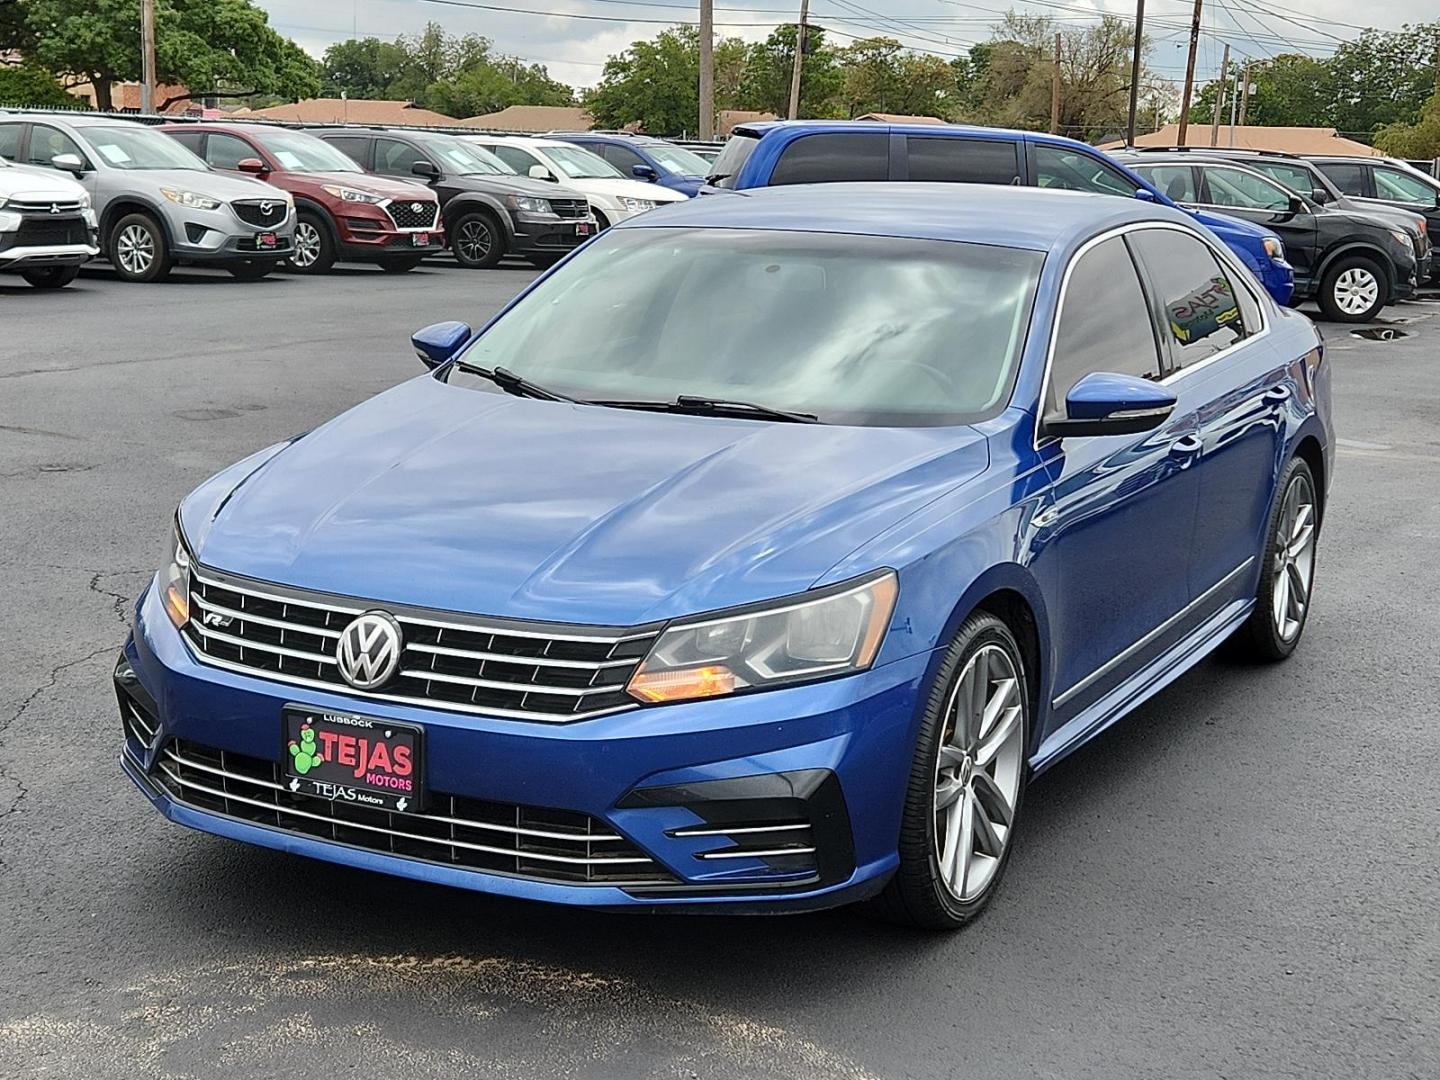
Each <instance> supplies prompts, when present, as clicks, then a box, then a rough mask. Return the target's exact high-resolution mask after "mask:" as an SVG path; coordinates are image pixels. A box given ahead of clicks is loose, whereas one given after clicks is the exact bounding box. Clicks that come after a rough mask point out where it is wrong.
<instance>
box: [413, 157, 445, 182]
mask: <svg viewBox="0 0 1440 1080" xmlns="http://www.w3.org/2000/svg"><path fill="white" fill-rule="evenodd" d="M410 172H411V174H412V175H414V176H423V177H424V178H425V179H426V180H435V179H437V178H438V177H439V176H440V170H439V169H437V168H436V167H435V166H434V165H433V164H431V163H430V162H428V161H417V162H415V164H414V165H411V166H410Z"/></svg>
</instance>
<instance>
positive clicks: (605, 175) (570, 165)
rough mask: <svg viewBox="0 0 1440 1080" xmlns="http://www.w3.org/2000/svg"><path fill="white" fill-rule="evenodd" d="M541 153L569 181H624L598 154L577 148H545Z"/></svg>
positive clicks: (621, 175)
mask: <svg viewBox="0 0 1440 1080" xmlns="http://www.w3.org/2000/svg"><path fill="white" fill-rule="evenodd" d="M542 152H543V153H544V155H545V156H546V157H547V158H549V159H550V160H551V161H553V162H554V163H555V167H556V168H557V169H559V170H560V171H561V172H562V173H564V174H565V175H566V176H568V177H569V178H570V179H571V180H600V179H605V180H614V179H617V178H619V179H624V178H625V174H624V173H622V172H621V171H620V170H619V169H617V168H615V166H614V165H611V164H610V163H609V162H608V161H606V160H605V159H604V158H602V157H600V156H599V155H598V154H592V153H591V152H590V151H589V150H582V149H580V147H578V146H546V147H544V148H543V150H542Z"/></svg>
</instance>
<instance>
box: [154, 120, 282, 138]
mask: <svg viewBox="0 0 1440 1080" xmlns="http://www.w3.org/2000/svg"><path fill="white" fill-rule="evenodd" d="M156 126H157V127H159V128H160V129H161V130H163V131H221V132H224V131H238V132H240V134H242V135H264V134H266V133H267V132H272V131H295V130H297V129H295V128H289V127H281V126H280V125H279V124H246V123H243V122H236V121H234V120H202V121H199V122H198V123H194V122H190V123H187V122H184V121H181V122H179V123H174V122H171V123H166V124H157V125H156ZM298 130H300V132H301V134H304V135H309V134H310V132H309V131H306V130H305V129H303V128H301V129H298Z"/></svg>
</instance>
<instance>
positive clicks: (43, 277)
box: [20, 266, 80, 289]
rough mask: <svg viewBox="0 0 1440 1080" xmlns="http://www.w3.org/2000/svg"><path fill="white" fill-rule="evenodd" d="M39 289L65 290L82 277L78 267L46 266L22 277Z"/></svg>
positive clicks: (27, 271)
mask: <svg viewBox="0 0 1440 1080" xmlns="http://www.w3.org/2000/svg"><path fill="white" fill-rule="evenodd" d="M20 276H21V277H23V278H24V279H25V280H26V281H28V282H29V283H30V284H31V285H33V286H35V288H37V289H63V288H64V287H65V286H66V285H69V284H70V283H71V282H72V281H74V280H75V279H76V278H77V277H79V276H80V267H78V266H46V267H43V268H41V269H38V270H26V271H25V272H24V273H23V274H21V275H20Z"/></svg>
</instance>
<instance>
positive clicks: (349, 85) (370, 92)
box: [320, 37, 410, 98]
mask: <svg viewBox="0 0 1440 1080" xmlns="http://www.w3.org/2000/svg"><path fill="white" fill-rule="evenodd" d="M409 59H410V54H409V53H408V52H406V50H405V46H404V45H402V44H400V43H398V42H390V41H381V40H380V39H379V38H375V37H367V38H360V39H358V40H357V39H354V38H352V39H350V40H349V41H337V42H336V43H335V44H334V45H331V46H330V47H329V48H328V49H326V50H325V58H324V60H323V61H322V69H321V75H320V81H321V86H322V87H323V89H324V93H325V95H326V96H327V97H339V96H340V95H341V94H345V95H346V96H348V97H353V98H388V97H389V91H390V87H391V86H393V85H395V83H396V82H398V81H399V79H400V76H401V75H402V74H403V73H404V71H405V65H406V64H407V63H408V62H409Z"/></svg>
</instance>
